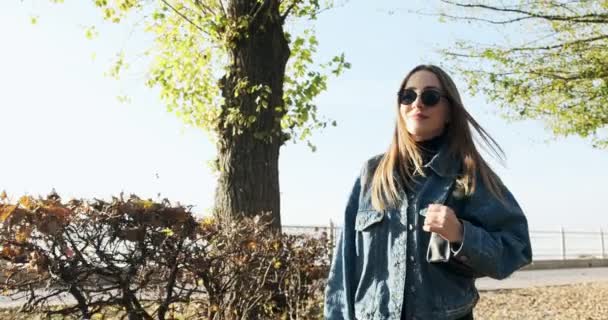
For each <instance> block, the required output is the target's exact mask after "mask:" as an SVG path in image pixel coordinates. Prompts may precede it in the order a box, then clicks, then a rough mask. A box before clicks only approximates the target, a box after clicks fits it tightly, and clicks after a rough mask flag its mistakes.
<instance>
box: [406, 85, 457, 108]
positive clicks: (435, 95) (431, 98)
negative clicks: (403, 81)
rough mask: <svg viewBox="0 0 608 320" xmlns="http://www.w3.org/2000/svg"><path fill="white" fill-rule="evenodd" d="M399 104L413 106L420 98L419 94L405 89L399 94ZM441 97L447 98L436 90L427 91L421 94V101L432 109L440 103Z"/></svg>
mask: <svg viewBox="0 0 608 320" xmlns="http://www.w3.org/2000/svg"><path fill="white" fill-rule="evenodd" d="M398 95H399V103H400V104H412V103H414V101H416V98H418V94H417V93H416V91H414V90H413V89H405V90H403V91H401V92H399V94H398ZM441 97H444V98H447V96H446V95H444V94H442V93H441V92H439V91H438V90H435V89H427V90H424V91H422V93H420V100H422V104H424V105H425V106H426V107H432V106H435V105H437V104H438V103H439V101H440V100H441Z"/></svg>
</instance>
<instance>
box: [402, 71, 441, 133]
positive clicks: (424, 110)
mask: <svg viewBox="0 0 608 320" xmlns="http://www.w3.org/2000/svg"><path fill="white" fill-rule="evenodd" d="M408 90H412V91H414V92H415V95H414V94H412V92H411V91H408ZM427 90H435V92H438V93H440V99H439V102H437V104H435V105H432V106H431V105H425V104H424V103H423V102H422V100H423V99H421V94H422V93H423V92H424V91H427ZM403 92H406V93H409V94H406V97H409V98H410V100H412V99H411V98H413V97H414V96H415V100H414V101H413V102H411V103H409V102H410V101H408V99H400V105H399V114H400V116H401V118H402V119H403V121H404V122H405V126H406V128H407V131H408V132H409V134H410V135H411V136H412V138H414V140H415V141H425V140H429V139H431V138H434V137H436V136H438V135H441V133H442V132H443V130H444V128H445V125H446V124H447V123H448V122H449V119H450V109H449V108H450V105H449V102H448V100H447V98H446V97H445V96H444V91H443V88H442V87H441V83H440V82H439V79H438V78H437V76H436V75H435V74H434V73H432V72H430V71H426V70H420V71H417V72H416V73H414V74H412V76H411V77H410V78H409V79H408V81H407V83H406V84H405V87H404V88H403V89H402V94H403ZM429 96H431V94H429ZM403 100H405V101H403ZM429 100H432V99H429Z"/></svg>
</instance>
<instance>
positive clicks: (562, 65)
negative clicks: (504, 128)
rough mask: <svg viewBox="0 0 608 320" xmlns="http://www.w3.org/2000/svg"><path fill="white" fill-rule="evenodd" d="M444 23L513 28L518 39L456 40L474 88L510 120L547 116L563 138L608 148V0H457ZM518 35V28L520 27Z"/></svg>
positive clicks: (453, 53)
mask: <svg viewBox="0 0 608 320" xmlns="http://www.w3.org/2000/svg"><path fill="white" fill-rule="evenodd" d="M441 2H442V3H444V4H445V5H446V10H443V11H442V12H441V13H438V15H439V16H440V18H441V19H442V20H451V21H467V22H469V23H471V22H476V23H481V24H485V25H496V26H502V27H504V28H508V27H512V28H515V30H517V31H518V32H517V34H518V35H521V36H520V39H519V40H521V41H520V42H519V43H515V44H504V43H494V44H490V45H481V44H478V43H470V42H468V43H465V42H460V43H457V44H456V46H455V47H454V48H450V49H445V50H442V53H443V55H444V56H445V57H447V58H450V59H454V60H455V61H456V62H458V63H457V65H458V67H457V68H458V69H459V70H458V71H460V72H461V74H463V75H464V77H465V78H466V80H467V83H468V86H469V89H470V90H471V91H472V92H473V93H476V92H478V91H481V92H483V93H484V94H485V95H486V96H487V97H488V98H489V99H490V100H492V101H495V102H497V103H498V104H499V105H500V107H501V109H502V110H503V111H504V115H505V116H506V117H507V118H511V119H516V120H518V119H537V120H541V121H543V122H544V123H545V124H546V125H547V127H548V128H549V129H550V130H551V131H552V133H553V134H554V135H555V136H556V137H559V136H569V135H578V136H581V137H584V138H590V140H591V142H592V143H593V146H594V147H599V148H608V135H606V134H605V131H603V130H605V129H606V126H607V125H608V63H607V62H608V50H606V48H607V45H608V1H605V0H602V1H569V0H561V1H544V0H535V1H516V0H512V1H450V0H442V1H441ZM514 33H515V32H514Z"/></svg>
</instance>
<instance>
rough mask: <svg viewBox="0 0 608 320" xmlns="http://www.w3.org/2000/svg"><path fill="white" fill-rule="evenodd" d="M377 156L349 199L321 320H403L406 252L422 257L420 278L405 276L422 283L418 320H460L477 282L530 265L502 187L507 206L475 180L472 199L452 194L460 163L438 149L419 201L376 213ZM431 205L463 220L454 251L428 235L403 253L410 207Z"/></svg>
mask: <svg viewBox="0 0 608 320" xmlns="http://www.w3.org/2000/svg"><path fill="white" fill-rule="evenodd" d="M380 158H381V155H379V156H376V157H373V158H372V159H370V160H368V161H367V162H366V164H365V165H364V166H363V169H362V170H361V174H360V176H359V178H357V180H356V182H355V185H354V187H353V189H352V192H351V194H350V196H349V200H348V204H347V206H346V211H345V219H344V226H343V231H342V233H341V235H340V238H339V241H338V244H337V246H336V248H335V251H334V258H333V261H332V265H331V269H330V273H329V277H328V283H327V287H326V289H325V310H324V314H325V318H326V319H331V320H338V319H360V320H370V319H394V320H399V319H401V312H402V309H403V303H404V294H405V287H404V286H405V277H406V264H407V259H406V257H407V255H408V254H410V253H409V252H408V250H409V251H411V252H420V254H421V255H422V257H420V258H421V259H420V261H422V263H421V265H420V266H419V267H418V268H417V271H418V272H417V273H416V274H415V275H412V274H410V273H408V276H415V277H418V279H417V280H418V281H417V283H421V284H422V285H421V287H419V288H417V290H416V294H415V297H416V299H415V301H414V303H415V304H416V305H415V314H414V318H415V319H433V320H440V319H457V318H459V317H462V316H464V315H466V314H467V313H468V312H470V311H471V309H472V308H473V307H474V306H475V304H476V303H477V300H478V299H479V295H478V293H477V289H476V288H475V279H476V278H479V277H484V276H488V277H491V278H494V279H503V278H506V277H507V276H509V275H510V274H512V273H513V272H514V271H515V270H517V269H519V268H521V267H522V266H524V265H526V264H528V263H530V262H531V261H532V250H531V246H530V238H529V233H528V223H527V220H526V218H525V216H524V214H523V212H522V210H521V208H520V207H519V205H518V203H517V201H516V200H515V199H514V197H513V195H512V194H511V193H510V192H509V191H508V190H507V189H506V187H504V186H502V185H501V186H502V192H503V195H504V197H505V200H506V201H499V200H498V199H496V198H495V197H494V196H492V195H491V194H490V192H489V191H488V189H487V188H486V186H484V184H483V181H482V179H481V178H479V177H478V178H477V181H476V183H477V186H476V189H475V192H474V193H473V194H472V195H469V196H466V197H464V196H462V193H461V192H460V193H459V192H456V191H454V188H453V187H454V185H455V181H456V177H457V175H458V173H459V169H460V161H459V160H457V159H455V158H453V157H451V156H450V155H449V154H448V152H447V148H446V147H443V148H442V149H440V151H439V153H438V154H437V155H435V157H433V159H432V160H431V161H430V162H429V164H428V165H427V166H428V167H430V169H432V170H428V171H429V175H428V178H427V181H426V183H425V185H424V186H423V187H422V190H421V191H420V194H419V197H418V198H417V200H416V201H414V203H407V201H404V203H403V204H402V206H401V207H400V208H398V209H390V210H386V211H385V212H378V211H376V210H374V209H373V207H372V205H371V194H370V186H371V178H372V176H373V173H374V170H375V168H376V166H377V165H378V162H379V160H380ZM478 176H479V175H478ZM403 198H405V197H403ZM431 203H441V204H445V205H447V206H448V207H450V208H452V209H453V210H454V212H455V213H456V215H457V216H458V218H459V219H460V221H461V222H462V224H463V227H464V234H463V241H462V243H461V245H460V247H459V248H452V244H450V243H449V242H448V241H446V240H444V239H443V238H442V237H440V236H439V235H437V234H435V233H431V234H429V233H426V232H423V234H421V236H420V237H416V239H417V240H416V242H415V243H414V246H416V247H417V248H406V243H407V234H408V228H407V227H406V226H407V225H408V221H407V215H406V210H407V208H408V206H414V207H413V209H414V210H415V211H416V212H417V213H418V214H420V216H424V215H425V212H426V207H427V206H428V205H429V204H431ZM421 218H422V219H420V221H423V217H421ZM410 223H411V222H410ZM410 230H411V228H410ZM410 232H411V231H410ZM411 249H418V250H411ZM407 303H412V302H411V301H408V302H407Z"/></svg>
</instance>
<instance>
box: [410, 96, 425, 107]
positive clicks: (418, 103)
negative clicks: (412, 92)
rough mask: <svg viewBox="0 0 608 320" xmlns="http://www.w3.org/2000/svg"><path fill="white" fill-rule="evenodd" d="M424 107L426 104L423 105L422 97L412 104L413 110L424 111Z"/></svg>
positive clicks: (418, 97)
mask: <svg viewBox="0 0 608 320" xmlns="http://www.w3.org/2000/svg"><path fill="white" fill-rule="evenodd" d="M423 107H424V104H423V103H422V99H420V95H418V96H417V97H416V100H414V102H412V108H416V109H422V108H423Z"/></svg>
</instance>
